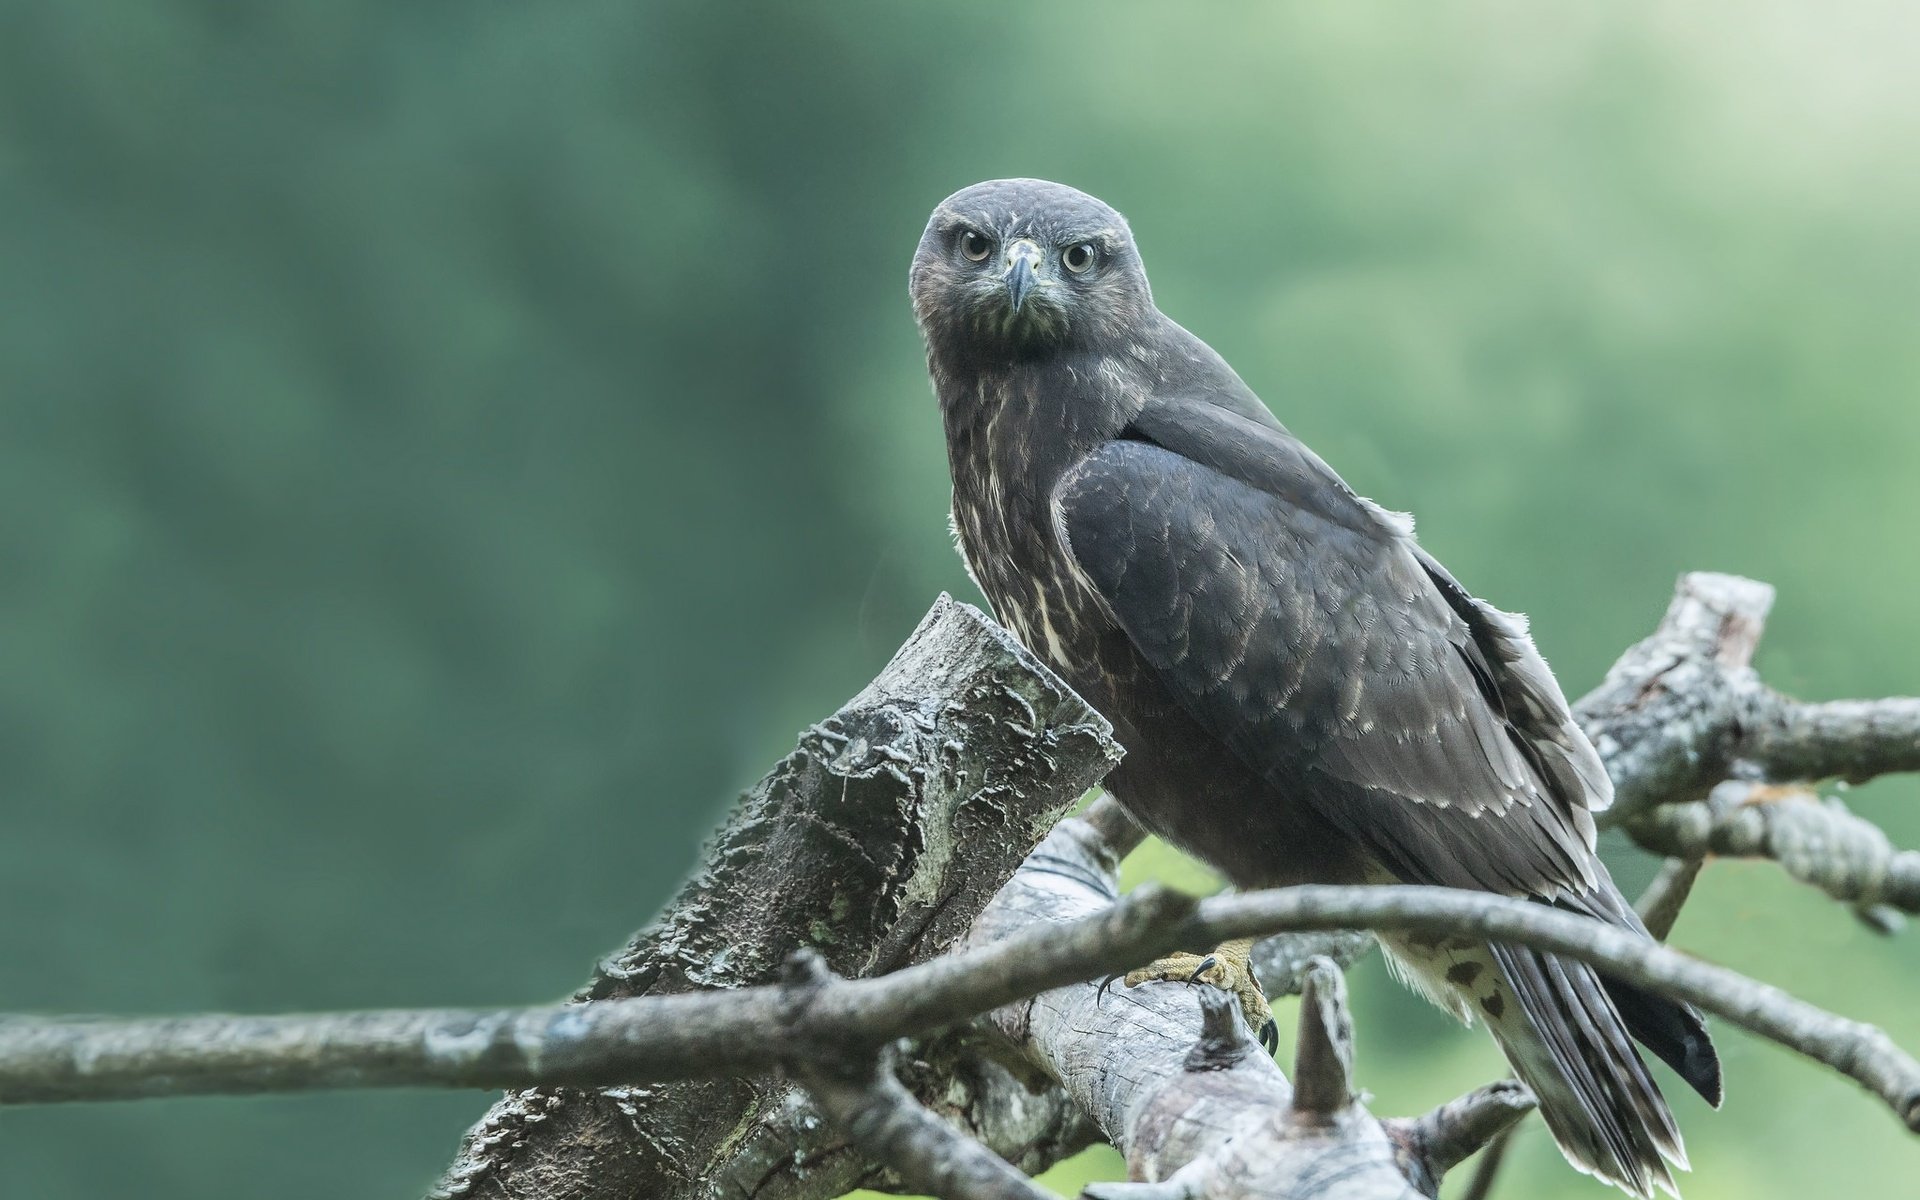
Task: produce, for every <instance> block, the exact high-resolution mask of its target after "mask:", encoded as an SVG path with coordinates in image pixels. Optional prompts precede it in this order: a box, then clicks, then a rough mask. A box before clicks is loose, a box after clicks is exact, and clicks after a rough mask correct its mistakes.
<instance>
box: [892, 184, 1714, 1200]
mask: <svg viewBox="0 0 1920 1200" xmlns="http://www.w3.org/2000/svg"><path fill="white" fill-rule="evenodd" d="M910 283H911V291H912V297H913V307H914V314H915V316H916V318H917V319H918V321H919V324H920V330H921V332H922V334H923V335H924V337H925V339H926V344H927V364H928V368H929V370H930V371H931V373H932V376H933V385H934V390H935V392H936V393H937V394H938V396H939V400H940V410H941V414H942V416H943V417H944V419H945V425H946V435H947V454H948V461H949V464H950V466H951V468H952V472H953V524H954V530H955V533H956V535H957V537H958V539H959V543H960V548H961V551H962V552H963V553H964V555H965V556H966V560H967V565H968V568H969V569H970V570H971V572H972V573H973V577H974V579H975V580H976V581H977V582H978V583H979V585H980V588H981V590H982V591H983V592H985V593H986V595H987V598H988V599H989V600H990V601H991V602H992V603H993V606H994V609H995V611H996V612H997V613H998V614H999V616H1000V619H1001V620H1002V621H1004V622H1005V623H1006V624H1007V625H1009V626H1010V627H1011V628H1012V629H1013V630H1014V632H1015V633H1017V634H1018V635H1019V637H1020V638H1021V639H1022V640H1023V641H1024V642H1025V643H1026V644H1027V645H1028V646H1029V647H1031V648H1032V649H1033V650H1034V651H1035V652H1037V653H1039V654H1041V655H1043V656H1044V657H1045V658H1046V659H1047V660H1048V661H1049V662H1050V663H1051V664H1052V665H1053V666H1054V668H1055V669H1056V670H1058V671H1059V672H1060V673H1061V674H1062V675H1063V676H1064V677H1065V678H1066V679H1067V680H1068V681H1069V682H1070V683H1071V684H1072V685H1073V686H1074V687H1075V688H1076V689H1077V690H1078V691H1079V692H1080V693H1081V694H1082V695H1083V696H1084V697H1086V699H1087V700H1088V701H1090V702H1091V703H1092V704H1093V705H1094V706H1095V707H1097V708H1099V709H1100V711H1101V712H1103V713H1104V714H1106V716H1107V717H1108V718H1109V719H1111V720H1112V721H1113V724H1114V728H1115V732H1116V733H1117V735H1118V737H1119V739H1120V742H1121V743H1122V744H1123V745H1124V746H1125V747H1126V750H1127V756H1126V759H1125V760H1124V761H1123V762H1122V763H1121V764H1120V767H1119V769H1118V770H1116V771H1115V772H1114V773H1113V775H1112V776H1110V777H1109V779H1108V781H1107V782H1108V786H1109V787H1110V788H1111V789H1112V791H1113V794H1114V795H1115V796H1116V797H1117V798H1118V799H1119V800H1120V802H1121V803H1122V804H1124V805H1125V806H1126V807H1127V809H1128V810H1129V811H1130V812H1132V813H1133V815H1134V816H1135V817H1136V818H1138V819H1139V821H1140V822H1141V824H1143V825H1144V826H1145V827H1146V828H1148V829H1150V830H1152V831H1153V832H1154V833H1156V834H1159V835H1160V836H1161V837H1163V838H1165V839H1167V840H1168V841H1170V842H1172V843H1173V844H1174V845H1176V846H1180V847H1182V848H1183V849H1185V850H1187V851H1188V852H1190V853H1192V854H1194V855H1196V856H1198V857H1199V858H1201V859H1203V860H1205V861H1206V862H1207V863H1209V864H1211V865H1212V866H1214V867H1215V868H1217V869H1219V870H1220V871H1221V872H1222V873H1224V874H1225V875H1226V876H1227V878H1229V879H1231V880H1232V881H1233V882H1234V883H1235V884H1237V885H1239V886H1241V887H1272V886H1280V885H1286V884H1299V883H1380V882H1393V881H1399V882H1404V883H1416V884H1436V885H1441V886H1446V887H1457V888H1470V889H1474V890H1478V891H1486V892H1496V893H1499V894H1501V895H1506V896H1524V897H1527V898H1530V899H1532V900H1535V901H1537V902H1539V903H1541V904H1549V905H1553V906H1554V907H1556V908H1561V909H1565V910H1567V911H1570V912H1576V913H1581V914H1584V915H1586V916H1590V917H1597V918H1599V919H1600V920H1603V921H1607V922H1609V923H1611V924H1614V925H1617V926H1620V927H1622V928H1626V929H1631V930H1634V931H1636V932H1640V933H1643V934H1644V932H1645V930H1644V927H1643V926H1642V925H1641V924H1640V922H1639V921H1638V920H1637V919H1636V918H1635V916H1634V914H1633V910H1632V908H1631V907H1630V906H1629V905H1628V904H1627V903H1626V901H1625V900H1624V899H1622V897H1621V895H1620V892H1619V890H1618V889H1617V888H1615V887H1614V884H1613V881H1612V879H1611V878H1609V877H1608V874H1607V869H1606V867H1605V866H1604V865H1602V864H1601V862H1600V859H1599V858H1598V857H1597V856H1596V855H1595V853H1594V825H1593V816H1592V814H1593V813H1594V812H1597V811H1599V810H1600V809H1603V808H1605V807H1606V806H1607V804H1608V802H1609V801H1610V800H1611V798H1612V786H1611V784H1610V783H1609V782H1608V780H1607V776H1606V772H1605V770H1604V769H1603V768H1602V767H1601V764H1600V760H1599V757H1598V756H1597V755H1596V754H1595V753H1594V749H1593V747H1592V745H1591V744H1589V743H1588V741H1587V739H1586V736H1585V735H1584V734H1582V733H1581V731H1580V729H1579V728H1578V727H1577V726H1576V725H1575V724H1574V723H1573V720H1572V718H1571V717H1570V715H1569V714H1568V711H1567V702H1566V699H1565V697H1564V696H1563V695H1562V694H1561V691H1560V687H1559V685H1558V684H1557V683H1556V682H1555V681H1554V678H1553V675H1552V673H1551V672H1550V671H1549V670H1548V669H1547V664H1546V663H1545V662H1544V661H1542V660H1541V658H1540V654H1539V652H1538V651H1536V650H1535V649H1534V646H1533V642H1532V639H1531V638H1530V637H1529V636H1528V634H1527V629H1526V625H1525V623H1524V622H1523V621H1522V620H1521V619H1520V618H1519V617H1517V616H1514V615H1511V614H1508V613H1503V612H1501V611H1500V610H1499V609H1496V608H1494V607H1492V606H1491V605H1489V604H1486V603H1484V602H1483V601H1481V600H1478V599H1476V598H1475V597H1474V596H1473V595H1472V594H1471V593H1469V592H1468V591H1467V590H1466V588H1464V587H1462V586H1461V585H1460V583H1459V582H1458V581H1456V580H1455V579H1454V578H1453V576H1451V575H1449V574H1448V573H1447V571H1446V568H1444V567H1442V566H1441V565H1440V564H1439V563H1438V562H1435V561H1434V560H1433V558H1432V557H1431V556H1429V555H1428V554H1427V553H1426V552H1425V551H1423V550H1422V549H1421V548H1420V546H1419V544H1418V543H1417V542H1416V541H1415V540H1414V536H1413V525H1412V522H1411V521H1410V520H1408V518H1407V517H1405V516H1404V515H1401V514H1399V513H1394V512H1389V511H1387V510H1386V509H1384V508H1381V507H1380V506H1379V505H1377V504H1375V503H1373V502H1372V501H1370V500H1368V499H1366V498H1365V497H1362V496H1359V495H1356V494H1355V493H1354V491H1353V489H1352V488H1350V487H1348V486H1347V485H1346V483H1345V482H1344V481H1342V480H1341V478H1340V477H1339V476H1338V475H1336V474H1334V472H1333V469H1332V468H1331V467H1329V466H1327V464H1326V463H1324V462H1322V461H1321V460H1320V459H1319V458H1318V457H1317V456H1316V455H1315V454H1314V453H1313V451H1311V450H1309V449H1307V447H1306V446H1304V445H1302V444H1301V443H1300V441H1299V440H1298V439H1297V438H1295V437H1293V436H1292V435H1291V434H1289V433H1288V432H1287V431H1286V429H1285V428H1284V427H1282V426H1281V424H1280V423H1279V422H1278V421H1276V420H1275V419H1274V418H1273V416H1272V414H1270V413H1269V412H1268V411H1267V409H1266V407H1265V406H1264V405H1262V404H1261V402H1260V400H1259V399H1258V398H1257V397H1256V396H1255V395H1254V394H1253V393H1252V392H1251V391H1250V390H1248V388H1247V385H1246V384H1244V383H1242V382H1241V380H1240V377H1239V376H1237V375H1235V374H1234V373H1233V369H1232V368H1231V367H1229V366H1227V364H1226V363H1225V362H1224V361H1222V360H1221V358H1220V356H1219V355H1218V354H1215V353H1214V352H1213V351H1212V350H1211V349H1209V348H1208V347H1207V345H1206V344H1205V343H1204V342H1202V341H1201V340H1200V339H1199V338H1197V337H1194V336H1193V335H1192V334H1190V333H1188V332H1187V331H1186V330H1185V329H1182V328H1181V327H1180V326H1179V325H1176V324H1175V323H1174V322H1172V321H1171V320H1169V319H1167V318H1166V317H1165V316H1162V315H1161V313H1160V310H1159V309H1157V308H1155V307H1154V303H1153V295H1152V292H1151V291H1150V290H1149V289H1148V287H1147V277H1146V272H1145V271H1144V269H1143V268H1142V266H1141V263H1140V255H1139V252H1138V251H1137V250H1136V249H1135V247H1134V242H1133V237H1132V234H1131V233H1130V231H1129V230H1128V228H1127V223H1126V221H1125V220H1123V219H1122V218H1121V216H1120V214H1119V213H1116V212H1115V211H1114V210H1113V209H1111V208H1109V207H1107V206H1106V205H1105V204H1103V203H1101V202H1100V201H1099V200H1096V199H1094V198H1093V197H1091V196H1088V195H1086V194H1085V193H1082V192H1078V191H1075V190H1074V189H1072V188H1069V187H1064V186H1061V185H1060V184H1055V183H1045V182H1041V181H1039V180H1032V179H1009V180H997V181H994V182H990V183H982V184H978V185H976V186H974V187H970V188H967V189H965V190H964V191H961V192H957V193H955V194H954V195H952V196H950V197H948V198H947V199H946V200H945V201H943V202H942V203H941V204H940V206H939V207H938V208H937V209H935V210H934V213H933V218H932V220H930V221H929V222H928V223H927V231H926V235H925V236H924V237H923V238H922V239H921V241H920V247H919V250H918V252H917V253H916V254H915V255H914V259H913V270H912V275H911V280H910ZM1383 941H1384V942H1385V944H1386V946H1387V948H1388V950H1389V952H1390V954H1391V956H1392V958H1393V960H1394V961H1395V962H1396V965H1397V966H1398V967H1399V968H1400V970H1401V971H1402V973H1403V974H1404V975H1405V976H1406V977H1407V978H1408V979H1409V980H1410V981H1411V982H1413V983H1414V984H1415V985H1416V986H1417V987H1418V988H1419V989H1420V990H1421V991H1423V992H1425V993H1426V994H1427V995H1429V996H1430V997H1432V998H1433V999H1435V1000H1436V1001H1437V1002H1439V1003H1440V1004H1442V1005H1443V1006H1445V1007H1447V1008H1449V1009H1451V1010H1452V1011H1453V1012H1455V1013H1456V1014H1458V1015H1459V1016H1461V1017H1462V1018H1470V1017H1472V1016H1474V1015H1478V1016H1480V1017H1482V1018H1484V1019H1485V1020H1486V1022H1487V1025H1488V1027H1489V1028H1490V1029H1491V1030H1492V1032H1493V1035H1494V1037H1495V1038H1496V1039H1497V1040H1498V1041H1499V1044H1500V1047H1501V1049H1502V1050H1503V1051H1504V1052H1505V1053H1506V1056H1507V1058H1508V1060H1509V1061H1510V1062H1511V1063H1512V1064H1513V1069H1514V1071H1515V1072H1516V1073H1517V1074H1518V1075H1519V1076H1520V1078H1521V1079H1523V1080H1525V1081H1526V1082H1527V1084H1528V1085H1529V1086H1531V1087H1532V1089H1533V1091H1534V1093H1535V1095H1537V1096H1538V1097H1539V1100H1540V1107H1541V1111H1542V1113H1543V1114H1544V1115H1545V1117H1546V1121H1547V1125H1548V1127H1549V1128H1550V1129H1551V1130H1552V1131H1553V1135H1554V1137H1555V1139H1556V1140H1558V1142H1559V1143H1560V1148H1561V1149H1562V1150H1563V1151H1564V1152H1565V1153H1566V1156H1567V1158H1568V1159H1569V1160H1570V1161H1571V1162H1572V1163H1573V1164H1574V1165H1575V1166H1577V1167H1579V1168H1581V1169H1583V1170H1585V1171H1589V1172H1591V1173H1592V1174H1594V1175H1597V1176H1599V1177H1600V1178H1602V1179H1605V1180H1607V1181H1609V1182H1611V1183H1614V1184H1617V1185H1619V1186H1620V1187H1622V1188H1624V1189H1626V1190H1627V1191H1629V1192H1633V1193H1636V1194H1638V1195H1642V1196H1646V1195H1650V1194H1651V1191H1652V1189H1653V1187H1654V1185H1656V1184H1657V1185H1660V1186H1662V1187H1665V1188H1667V1189H1668V1190H1672V1177H1671V1176H1670V1174H1669V1173H1668V1169H1667V1166H1666V1164H1665V1163H1664V1162H1663V1161H1662V1159H1663V1158H1665V1159H1667V1160H1670V1161H1672V1162H1674V1163H1675V1164H1677V1165H1680V1166H1682V1167H1684V1166H1685V1165H1686V1164H1685V1154H1684V1151H1683V1149H1682V1147H1681V1140H1680V1134H1679V1131H1678V1130H1677V1129H1676V1128H1675V1126H1674V1122H1673V1117H1672V1114H1671V1113H1670V1112H1669V1111H1668V1109H1667V1105H1666V1102H1665V1100H1664V1099H1662V1097H1661V1095H1660V1091H1659V1089H1658V1088H1657V1087H1656V1086H1655V1085H1654V1082H1653V1079H1652V1078H1651V1076H1650V1075H1649V1074H1648V1072H1647V1068H1646V1066H1645V1064H1644V1063H1643V1062H1642V1061H1641V1058H1640V1056H1639V1054H1638V1052H1637V1051H1636V1050H1635V1049H1634V1046H1633V1043H1632V1041H1631V1040H1630V1038H1631V1039H1637V1040H1638V1041H1640V1042H1641V1043H1642V1044H1643V1045H1645V1046H1646V1047H1647V1048H1648V1049H1649V1050H1651V1051H1653V1053H1654V1054H1656V1055H1658V1056H1659V1057H1660V1058H1661V1059H1663V1060H1664V1061H1666V1062H1667V1063H1668V1064H1669V1065H1670V1066H1672V1067H1673V1069H1674V1070H1675V1071H1677V1072H1679V1074H1680V1075H1681V1077H1682V1078H1684V1079H1685V1080H1686V1081H1687V1082H1688V1083H1689V1084H1691V1085H1692V1086H1693V1087H1694V1088H1695V1089H1696V1090H1698V1091H1699V1092H1700V1094H1701V1095H1703V1096H1705V1097H1706V1098H1707V1099H1708V1100H1709V1101H1711V1102H1714V1103H1716V1104H1717V1103H1718V1102H1719V1099H1720V1067H1719V1061H1718V1058H1717V1057H1716V1055H1715V1053H1714V1049H1713V1045H1712V1043H1711V1042H1710V1041H1709V1040H1708V1037H1707V1033H1706V1030H1705V1028H1704V1026H1703V1025H1702V1022H1701V1019H1700V1016H1699V1014H1698V1013H1697V1012H1695V1011H1694V1010H1693V1009H1692V1008H1689V1007H1687V1006H1686V1005H1683V1004H1678V1003H1675V1002H1673V1001H1671V1000H1667V999H1664V998H1662V997H1659V996H1655V995H1652V994H1650V993H1648V992H1645V991H1642V990H1640V989H1638V988H1635V987H1632V986H1630V985H1627V984H1624V983H1621V982H1620V981H1618V980H1614V979H1609V978H1606V977H1605V976H1601V975H1596V974H1595V973H1594V972H1593V971H1592V970H1591V969H1590V968H1588V967H1586V966H1583V965H1582V964H1580V963H1578V962H1574V961H1572V960H1570V959H1565V958H1559V957H1556V956H1554V955H1551V954H1541V953H1536V952H1534V951H1531V950H1525V949H1520V948H1517V947H1510V946H1503V945H1486V944H1483V943H1476V942H1472V941H1470V940H1467V939H1445V938H1441V939H1434V938H1423V937H1414V936H1393V937H1387V938H1383Z"/></svg>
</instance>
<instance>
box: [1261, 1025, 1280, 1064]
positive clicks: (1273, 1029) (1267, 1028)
mask: <svg viewBox="0 0 1920 1200" xmlns="http://www.w3.org/2000/svg"><path fill="white" fill-rule="evenodd" d="M1260 1048H1261V1049H1262V1050H1265V1051H1266V1052H1267V1054H1268V1055H1269V1056H1272V1055H1275V1054H1278V1053H1280V1024H1279V1022H1277V1021H1275V1020H1274V1019H1273V1018H1272V1017H1268V1018H1267V1023H1266V1024H1265V1025H1262V1026H1261V1027H1260Z"/></svg>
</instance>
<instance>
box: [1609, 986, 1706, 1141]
mask: <svg viewBox="0 0 1920 1200" xmlns="http://www.w3.org/2000/svg"><path fill="white" fill-rule="evenodd" d="M1600 982H1601V984H1602V986H1604V987H1605V988H1606V989H1607V995H1608V996H1609V997H1611V998H1612V1000H1613V1004H1614V1007H1615V1008H1618V1009H1619V1010H1620V1019H1621V1020H1622V1021H1623V1022H1625V1023H1626V1026H1627V1032H1628V1033H1630V1034H1632V1035H1633V1040H1634V1041H1636V1042H1639V1043H1640V1044H1641V1045H1642V1046H1645V1047H1646V1048H1647V1049H1649V1050H1651V1051H1653V1053H1654V1055H1655V1056H1656V1057H1658V1058H1659V1059H1660V1061H1661V1062H1663V1063H1666V1064H1667V1065H1668V1066H1669V1067H1672V1068H1673V1070H1674V1073H1675V1074H1677V1075H1679V1076H1680V1078H1682V1079H1684V1080H1686V1081H1687V1085H1688V1086H1689V1087H1691V1088H1693V1090H1694V1091H1696V1092H1699V1093H1700V1097H1701V1099H1703V1100H1705V1101H1706V1102H1707V1103H1708V1104H1711V1105H1713V1106H1714V1107H1715V1108H1719V1107H1720V1101H1721V1099H1722V1097H1723V1090H1722V1085H1721V1080H1720V1054H1719V1052H1718V1051H1717V1050H1715V1049H1714V1048H1713V1039H1712V1038H1711V1037H1709V1036H1708V1035H1707V1026H1706V1022H1705V1021H1704V1020H1703V1019H1702V1018H1701V1016H1700V1013H1699V1011H1698V1010H1697V1009H1695V1008H1694V1007H1693V1006H1692V1005H1691V1004H1682V1003H1680V1002H1678V1001H1675V1000H1669V999H1667V998H1666V997H1664V996H1656V995H1654V994H1653V993H1652V992H1648V991H1643V990H1642V989H1640V988H1637V987H1635V986H1633V985H1632V984H1630V983H1622V982H1620V981H1619V980H1617V979H1609V978H1607V977H1606V976H1605V975H1602V976H1601V977H1600Z"/></svg>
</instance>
